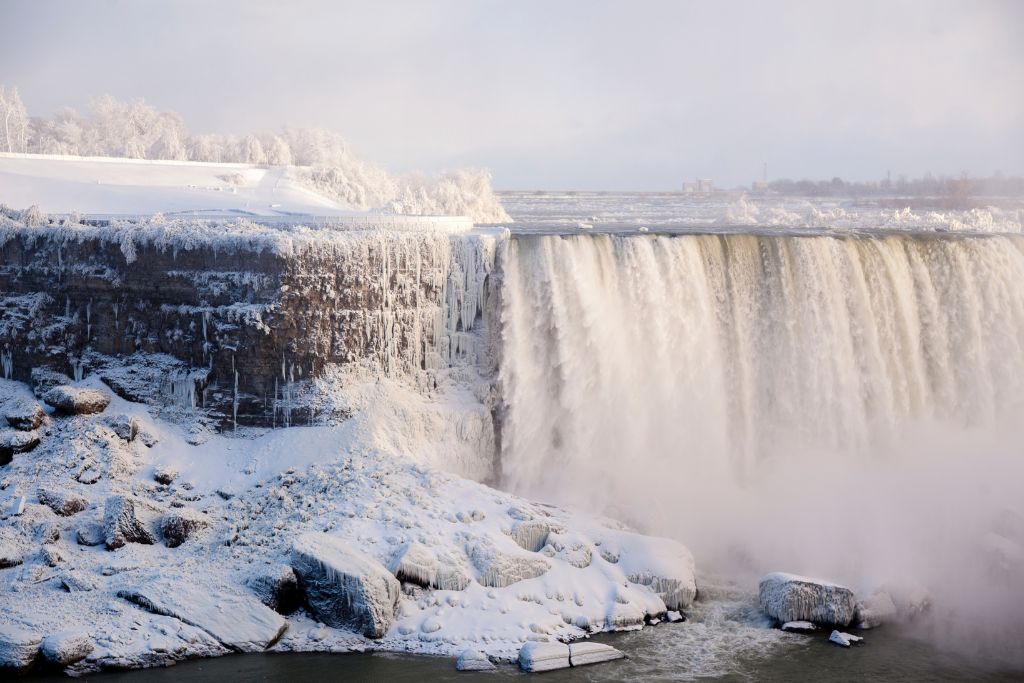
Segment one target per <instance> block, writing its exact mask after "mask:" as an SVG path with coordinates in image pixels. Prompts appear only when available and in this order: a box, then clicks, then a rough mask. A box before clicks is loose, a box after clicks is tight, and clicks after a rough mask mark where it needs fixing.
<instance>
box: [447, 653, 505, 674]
mask: <svg viewBox="0 0 1024 683" xmlns="http://www.w3.org/2000/svg"><path fill="white" fill-rule="evenodd" d="M455 668H456V669H457V670H459V671H494V670H495V669H496V668H497V667H495V666H494V664H493V663H492V662H491V660H490V659H488V658H487V655H486V654H484V653H483V652H481V651H480V650H463V651H462V654H460V655H459V658H458V659H457V660H455Z"/></svg>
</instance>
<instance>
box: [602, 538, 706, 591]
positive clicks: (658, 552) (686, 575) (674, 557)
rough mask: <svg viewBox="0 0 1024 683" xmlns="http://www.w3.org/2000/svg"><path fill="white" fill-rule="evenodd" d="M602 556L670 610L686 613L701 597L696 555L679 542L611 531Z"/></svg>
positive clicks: (605, 539) (603, 542)
mask: <svg viewBox="0 0 1024 683" xmlns="http://www.w3.org/2000/svg"><path fill="white" fill-rule="evenodd" d="M602 536H603V537H602V538H600V542H601V545H600V548H599V550H600V554H601V556H602V558H604V559H605V561H608V558H609V557H612V558H616V562H615V563H614V564H616V565H617V566H618V567H619V568H620V569H621V570H622V571H623V572H625V574H626V578H627V579H629V581H631V582H632V583H637V584H640V585H643V586H648V587H649V588H650V589H651V590H652V591H654V592H655V593H656V594H657V595H658V597H660V598H661V599H662V601H663V602H664V603H665V607H666V608H667V609H670V610H677V611H679V610H683V609H686V608H687V607H689V606H690V605H692V604H693V600H694V598H696V597H697V581H696V578H695V568H694V563H693V555H691V554H690V551H689V549H687V547H686V546H684V545H683V544H682V543H679V542H678V541H674V540H672V539H669V538H659V537H657V536H643V535H640V534H634V533H631V532H626V531H618V532H612V531H610V530H609V531H607V532H605V534H602ZM595 540H596V539H595Z"/></svg>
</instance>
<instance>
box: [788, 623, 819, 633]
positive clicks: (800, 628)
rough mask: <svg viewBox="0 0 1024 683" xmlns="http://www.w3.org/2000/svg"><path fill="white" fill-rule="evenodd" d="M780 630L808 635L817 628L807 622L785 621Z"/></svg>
mask: <svg viewBox="0 0 1024 683" xmlns="http://www.w3.org/2000/svg"><path fill="white" fill-rule="evenodd" d="M781 628H782V630H783V631H787V632H790V633H810V632H811V631H817V630H818V627H817V626H815V625H814V624H812V623H811V622H809V621H787V622H786V623H784V624H783V625H782V627H781Z"/></svg>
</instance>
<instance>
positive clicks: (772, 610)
mask: <svg viewBox="0 0 1024 683" xmlns="http://www.w3.org/2000/svg"><path fill="white" fill-rule="evenodd" d="M758 599H759V601H760V603H761V609H763V610H764V611H765V612H766V613H767V614H768V615H769V616H770V617H772V618H774V619H777V620H779V621H782V622H787V621H811V622H814V623H816V624H828V625H831V626H847V625H849V624H850V623H851V622H852V621H853V619H854V616H855V614H856V610H857V601H856V598H855V597H854V594H853V591H852V590H850V589H849V588H846V587H845V586H840V585H838V584H835V583H831V582H829V581H822V580H819V579H811V578H807V577H804V576H797V575H796V574H786V573H784V572H774V573H772V574H768V575H767V576H765V577H764V578H762V579H761V583H760V585H759V587H758Z"/></svg>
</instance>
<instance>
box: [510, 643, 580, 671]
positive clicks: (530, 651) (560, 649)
mask: <svg viewBox="0 0 1024 683" xmlns="http://www.w3.org/2000/svg"><path fill="white" fill-rule="evenodd" d="M570 666H571V664H570V662H569V646H568V645H566V644H564V643H527V644H526V645H523V646H522V647H521V648H519V668H520V669H522V670H523V671H529V672H531V673H538V672H541V671H553V670H554V669H568V668H569V667H570Z"/></svg>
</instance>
